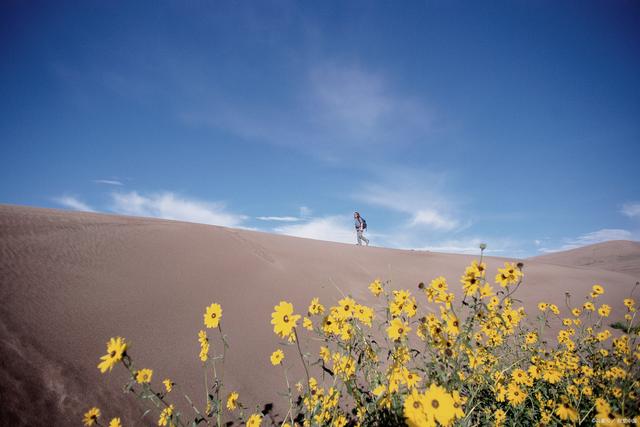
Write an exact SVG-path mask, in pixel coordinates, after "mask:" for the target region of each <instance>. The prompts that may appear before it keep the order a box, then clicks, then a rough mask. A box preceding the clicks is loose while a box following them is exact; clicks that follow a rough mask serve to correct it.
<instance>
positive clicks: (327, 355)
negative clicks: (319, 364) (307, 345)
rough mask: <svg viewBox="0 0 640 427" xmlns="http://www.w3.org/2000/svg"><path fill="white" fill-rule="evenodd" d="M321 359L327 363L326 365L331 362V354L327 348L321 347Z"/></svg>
mask: <svg viewBox="0 0 640 427" xmlns="http://www.w3.org/2000/svg"><path fill="white" fill-rule="evenodd" d="M320 357H321V358H322V360H324V361H325V363H326V362H328V361H329V358H330V357H331V352H330V351H329V349H328V348H327V347H320Z"/></svg>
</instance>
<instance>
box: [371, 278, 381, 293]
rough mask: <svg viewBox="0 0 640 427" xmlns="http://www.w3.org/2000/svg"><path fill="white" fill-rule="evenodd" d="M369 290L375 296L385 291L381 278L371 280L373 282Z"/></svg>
mask: <svg viewBox="0 0 640 427" xmlns="http://www.w3.org/2000/svg"><path fill="white" fill-rule="evenodd" d="M369 290H370V291H371V293H372V294H373V295H374V296H378V295H380V294H381V293H382V291H383V288H382V282H381V281H380V279H376V280H374V281H373V282H371V284H370V285H369Z"/></svg>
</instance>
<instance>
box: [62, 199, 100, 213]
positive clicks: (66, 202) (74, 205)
mask: <svg viewBox="0 0 640 427" xmlns="http://www.w3.org/2000/svg"><path fill="white" fill-rule="evenodd" d="M53 200H54V201H55V202H56V203H58V204H59V205H62V206H64V207H66V208H69V209H73V210H75V211H84V212H95V210H94V209H93V208H92V207H91V206H89V205H87V204H86V203H84V202H82V201H81V200H79V199H77V198H76V197H74V196H61V197H56V198H54V199H53Z"/></svg>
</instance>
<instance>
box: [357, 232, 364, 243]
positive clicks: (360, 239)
mask: <svg viewBox="0 0 640 427" xmlns="http://www.w3.org/2000/svg"><path fill="white" fill-rule="evenodd" d="M356 234H357V235H358V246H362V239H363V238H364V236H363V235H362V231H360V230H356Z"/></svg>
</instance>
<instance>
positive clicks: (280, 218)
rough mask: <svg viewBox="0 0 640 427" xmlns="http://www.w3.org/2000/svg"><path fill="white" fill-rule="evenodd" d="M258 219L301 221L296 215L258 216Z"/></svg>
mask: <svg viewBox="0 0 640 427" xmlns="http://www.w3.org/2000/svg"><path fill="white" fill-rule="evenodd" d="M256 219H259V220H260V221H278V222H296V221H300V218H298V217H295V216H257V217H256Z"/></svg>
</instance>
